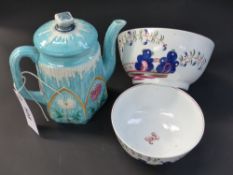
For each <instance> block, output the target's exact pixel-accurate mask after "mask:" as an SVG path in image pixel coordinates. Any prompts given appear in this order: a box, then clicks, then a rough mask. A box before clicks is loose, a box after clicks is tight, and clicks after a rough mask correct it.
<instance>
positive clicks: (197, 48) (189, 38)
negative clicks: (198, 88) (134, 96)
mask: <svg viewBox="0 0 233 175" xmlns="http://www.w3.org/2000/svg"><path fill="white" fill-rule="evenodd" d="M118 45H119V51H120V57H121V61H122V64H123V66H124V69H125V70H126V72H127V73H128V75H129V76H130V77H132V79H133V83H136V84H138V83H155V84H161V85H166V86H171V87H176V88H182V89H186V90H187V89H188V88H189V86H190V84H192V83H194V82H195V81H196V80H197V79H198V78H199V77H200V76H201V75H202V73H203V72H204V70H205V68H206V66H207V64H208V62H209V60H210V57H211V54H212V52H213V49H214V42H213V41H212V40H211V39H209V38H207V37H205V36H202V35H199V34H196V33H192V32H187V31H182V30H176V29H166V28H138V29H132V30H127V31H124V32H122V33H120V35H119V37H118Z"/></svg>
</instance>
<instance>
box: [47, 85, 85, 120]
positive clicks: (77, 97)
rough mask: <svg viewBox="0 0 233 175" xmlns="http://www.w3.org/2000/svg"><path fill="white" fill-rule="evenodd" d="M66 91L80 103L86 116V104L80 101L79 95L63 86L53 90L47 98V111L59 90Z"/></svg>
mask: <svg viewBox="0 0 233 175" xmlns="http://www.w3.org/2000/svg"><path fill="white" fill-rule="evenodd" d="M63 91H65V92H67V93H70V94H71V95H73V96H74V97H75V98H76V100H77V101H78V102H79V104H80V105H81V107H82V109H83V112H84V115H85V116H86V105H85V104H84V103H83V102H82V100H81V98H80V97H79V95H77V94H75V93H74V92H73V91H71V90H69V89H67V88H65V87H63V88H61V89H59V90H58V91H57V92H55V93H54V94H53V95H52V96H51V98H50V99H49V102H48V105H47V108H48V111H49V112H50V108H51V106H52V102H53V101H54V99H55V98H56V97H57V96H58V95H59V94H60V93H61V92H63Z"/></svg>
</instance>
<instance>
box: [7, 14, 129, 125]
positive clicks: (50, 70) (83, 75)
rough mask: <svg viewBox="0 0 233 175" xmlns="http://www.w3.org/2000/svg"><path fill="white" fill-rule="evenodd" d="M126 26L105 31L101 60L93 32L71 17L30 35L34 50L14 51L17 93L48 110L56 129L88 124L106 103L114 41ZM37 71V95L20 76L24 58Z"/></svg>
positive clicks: (118, 22) (59, 16)
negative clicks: (38, 89) (63, 125)
mask: <svg viewBox="0 0 233 175" xmlns="http://www.w3.org/2000/svg"><path fill="white" fill-rule="evenodd" d="M125 24H126V22H125V21H124V20H115V21H113V22H112V24H111V25H110V26H109V28H108V30H107V33H106V36H105V40H104V50H103V58H102V57H101V50H100V45H99V42H98V40H97V37H98V35H97V31H96V30H95V28H94V27H93V26H92V25H91V24H89V23H87V22H86V21H83V20H80V19H75V18H73V17H72V15H71V14H70V13H69V12H63V13H58V14H56V15H55V20H52V21H49V22H47V23H45V24H44V25H42V26H41V27H40V28H39V29H37V31H36V32H35V34H34V39H33V41H34V45H35V47H34V46H21V47H18V48H16V49H15V50H14V51H13V52H12V53H11V56H10V68H11V73H12V76H13V80H14V83H15V86H16V89H18V90H19V89H21V90H20V94H21V95H22V96H23V97H24V98H26V99H29V100H35V101H36V102H39V103H42V104H44V105H47V110H48V113H49V115H50V117H51V118H52V119H53V120H54V121H56V122H59V123H75V124H81V123H86V122H87V121H88V120H89V119H90V118H91V117H92V115H93V114H94V113H95V112H96V110H98V109H99V108H100V107H101V106H102V105H103V103H104V102H105V101H106V98H107V88H106V81H107V80H108V79H109V78H110V76H111V75H112V73H113V71H114V67H115V62H116V61H115V47H116V44H115V42H116V38H117V35H118V33H119V31H120V30H121V28H122V27H124V25H125ZM25 57H28V58H30V59H31V60H32V61H33V62H34V63H35V65H36V69H37V76H38V79H39V87H40V91H30V90H27V89H26V88H25V87H24V85H23V79H22V76H21V75H22V74H21V70H20V61H21V60H22V58H25Z"/></svg>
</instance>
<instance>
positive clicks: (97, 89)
mask: <svg viewBox="0 0 233 175" xmlns="http://www.w3.org/2000/svg"><path fill="white" fill-rule="evenodd" d="M101 90H102V86H101V84H97V85H96V86H95V88H94V89H93V90H92V91H91V99H92V100H93V101H95V100H96V99H97V97H98V96H99V94H100V92H101Z"/></svg>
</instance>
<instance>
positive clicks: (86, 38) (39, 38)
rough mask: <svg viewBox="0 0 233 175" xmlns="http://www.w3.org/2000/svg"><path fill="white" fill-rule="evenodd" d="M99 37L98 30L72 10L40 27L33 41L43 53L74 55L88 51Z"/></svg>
mask: <svg viewBox="0 0 233 175" xmlns="http://www.w3.org/2000/svg"><path fill="white" fill-rule="evenodd" d="M97 37H98V34H97V31H96V29H95V28H94V27H93V26H92V25H91V24H90V23H88V22H86V21H84V20H81V19H75V18H73V17H72V15H71V13H70V12H62V13H58V14H55V19H54V20H52V21H49V22H47V23H45V24H44V25H42V26H41V27H39V28H38V29H37V31H36V32H35V34H34V38H33V41H34V45H35V47H36V48H37V49H38V50H39V51H40V52H42V53H45V54H48V55H52V56H72V55H76V54H80V53H83V52H84V51H88V50H89V49H90V48H91V47H92V46H93V44H95V43H96V41H97Z"/></svg>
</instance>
